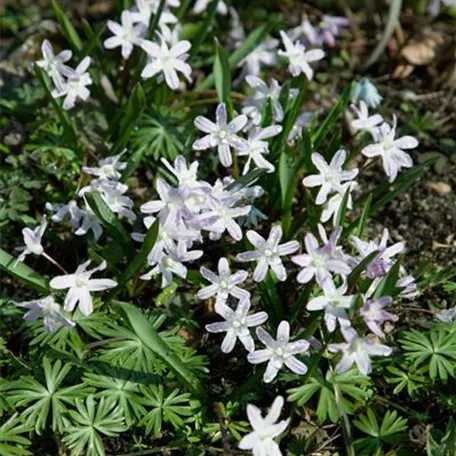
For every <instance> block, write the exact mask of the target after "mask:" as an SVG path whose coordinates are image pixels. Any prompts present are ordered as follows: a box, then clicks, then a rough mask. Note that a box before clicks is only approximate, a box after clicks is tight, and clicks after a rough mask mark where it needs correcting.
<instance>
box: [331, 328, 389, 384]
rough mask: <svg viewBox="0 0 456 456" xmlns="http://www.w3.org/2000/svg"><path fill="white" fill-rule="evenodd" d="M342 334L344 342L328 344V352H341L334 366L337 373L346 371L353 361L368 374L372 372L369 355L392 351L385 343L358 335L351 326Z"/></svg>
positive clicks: (386, 353)
mask: <svg viewBox="0 0 456 456" xmlns="http://www.w3.org/2000/svg"><path fill="white" fill-rule="evenodd" d="M342 334H343V336H344V338H345V340H346V342H343V343H338V344H329V346H328V350H329V351H330V352H332V353H336V352H341V353H342V359H341V360H340V361H339V363H338V364H337V366H336V371H337V372H338V373H342V372H346V371H347V370H348V369H350V367H351V366H352V365H353V363H356V365H357V366H358V369H359V371H360V372H361V373H362V374H364V375H369V374H370V373H371V372H372V362H371V359H370V357H371V356H389V355H391V353H392V352H393V350H392V349H391V348H390V347H388V346H387V345H383V344H379V343H377V342H375V341H374V340H372V339H368V338H362V337H359V336H358V335H357V334H356V331H355V330H354V329H353V328H346V329H345V330H343V331H342Z"/></svg>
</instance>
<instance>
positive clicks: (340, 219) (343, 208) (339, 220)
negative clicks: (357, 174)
mask: <svg viewBox="0 0 456 456" xmlns="http://www.w3.org/2000/svg"><path fill="white" fill-rule="evenodd" d="M349 196H350V187H348V188H347V190H346V191H345V194H344V197H343V198H342V202H341V203H340V206H339V210H338V211H337V217H336V223H335V225H336V226H343V225H344V218H345V213H346V212H347V204H348V198H349Z"/></svg>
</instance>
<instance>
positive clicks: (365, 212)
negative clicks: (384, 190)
mask: <svg viewBox="0 0 456 456" xmlns="http://www.w3.org/2000/svg"><path fill="white" fill-rule="evenodd" d="M371 202H372V193H370V194H369V196H368V197H367V201H366V202H365V204H364V207H363V212H362V213H361V215H360V216H359V220H358V226H357V228H356V231H355V236H356V237H359V238H362V237H363V234H364V229H365V227H366V223H367V219H368V217H369V211H370V206H371Z"/></svg>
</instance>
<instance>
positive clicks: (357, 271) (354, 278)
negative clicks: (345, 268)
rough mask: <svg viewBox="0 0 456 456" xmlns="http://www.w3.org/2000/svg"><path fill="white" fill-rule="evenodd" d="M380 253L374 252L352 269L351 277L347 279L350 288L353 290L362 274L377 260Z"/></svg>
mask: <svg viewBox="0 0 456 456" xmlns="http://www.w3.org/2000/svg"><path fill="white" fill-rule="evenodd" d="M379 253H380V251H379V250H375V251H374V252H371V253H369V255H367V257H365V258H363V260H362V261H361V262H360V263H359V264H357V265H356V267H355V268H353V269H352V271H351V272H350V274H349V276H348V277H347V282H348V288H349V289H351V288H352V287H353V286H354V285H355V284H356V283H357V282H358V279H359V277H360V276H361V274H362V273H363V272H364V271H365V270H366V269H367V268H368V267H369V265H370V264H371V263H372V262H373V261H374V260H375V258H377V256H378V255H379Z"/></svg>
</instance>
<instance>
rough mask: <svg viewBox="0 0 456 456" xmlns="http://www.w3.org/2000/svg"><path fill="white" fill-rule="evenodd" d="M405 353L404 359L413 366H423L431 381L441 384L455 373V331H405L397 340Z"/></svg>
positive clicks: (440, 328)
mask: <svg viewBox="0 0 456 456" xmlns="http://www.w3.org/2000/svg"><path fill="white" fill-rule="evenodd" d="M399 342H400V343H401V345H402V348H403V349H404V350H405V352H406V355H405V356H406V358H407V359H409V360H411V361H412V362H413V364H414V365H415V366H419V365H420V364H423V363H424V364H425V366H427V369H428V371H429V376H430V378H431V379H432V380H435V379H436V378H439V379H440V380H441V381H442V382H446V381H447V380H448V376H449V375H450V376H452V377H454V376H455V371H456V362H455V361H456V331H454V330H453V331H451V330H450V331H447V330H445V329H444V328H442V327H439V328H436V329H431V330H430V331H428V332H427V333H423V332H420V331H417V330H416V329H412V330H410V331H406V332H405V333H404V336H403V337H402V338H401V339H400V340H399Z"/></svg>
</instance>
